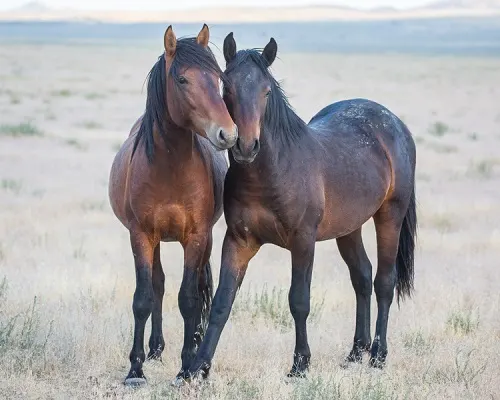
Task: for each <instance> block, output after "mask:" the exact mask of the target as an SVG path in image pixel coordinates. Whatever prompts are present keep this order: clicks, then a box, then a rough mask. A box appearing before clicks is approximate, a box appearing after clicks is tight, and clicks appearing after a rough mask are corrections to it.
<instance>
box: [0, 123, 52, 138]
mask: <svg viewBox="0 0 500 400" xmlns="http://www.w3.org/2000/svg"><path fill="white" fill-rule="evenodd" d="M1 135H4V136H13V137H21V136H42V135H43V132H42V131H41V130H40V129H39V128H38V127H36V126H35V125H33V123H31V122H22V123H20V124H17V125H7V124H3V125H0V136H1Z"/></svg>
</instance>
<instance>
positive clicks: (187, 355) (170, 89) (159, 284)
mask: <svg viewBox="0 0 500 400" xmlns="http://www.w3.org/2000/svg"><path fill="white" fill-rule="evenodd" d="M208 40H209V30H208V27H207V26H206V25H204V27H203V29H202V30H201V31H200V33H199V34H198V36H197V37H196V38H186V39H180V40H177V39H176V37H175V35H174V32H173V31H172V27H171V26H170V27H168V29H167V30H166V32H165V37H164V45H165V52H164V54H162V55H161V56H160V58H159V60H158V61H157V63H156V64H155V65H154V66H153V68H152V69H151V72H150V73H149V80H148V92H147V101H146V110H145V113H144V114H143V116H142V117H141V118H140V119H139V120H138V121H137V122H136V123H135V124H134V126H133V128H132V131H131V132H130V136H129V138H128V139H127V140H126V141H125V143H124V144H123V146H122V148H121V149H120V151H119V152H118V154H117V155H116V157H115V160H114V162H113V166H112V168H111V176H110V183H109V197H110V201H111V206H112V208H113V211H114V213H115V214H116V216H117V217H118V219H119V220H120V221H121V223H122V224H123V225H125V227H126V228H127V229H128V230H129V232H130V243H131V246H132V252H133V255H134V260H135V272H136V290H135V293H134V301H133V306H132V308H133V313H134V320H135V329H134V343H133V347H132V351H131V352H130V362H131V368H130V372H129V373H128V375H127V378H126V380H125V383H126V384H131V385H138V384H142V383H145V382H146V380H145V377H144V373H143V370H142V366H143V363H144V360H145V353H144V326H145V324H146V320H147V319H148V318H149V316H150V315H151V313H152V329H151V337H150V339H149V354H148V358H160V356H161V353H162V351H163V348H164V345H165V342H164V339H163V333H162V300H163V294H164V291H165V289H164V282H165V275H164V273H163V268H162V265H161V261H160V242H161V241H176V242H180V243H181V245H182V246H183V248H184V275H183V279H182V284H181V288H180V291H179V308H180V311H181V314H182V317H183V318H184V346H183V348H182V355H181V358H182V369H181V372H180V374H182V373H183V371H185V370H187V368H188V366H189V364H190V362H191V361H192V357H193V356H194V354H195V353H196V349H197V346H198V344H199V342H200V340H201V336H202V335H203V330H204V326H205V322H206V321H205V319H206V318H207V316H208V313H209V310H210V304H211V300H212V275H211V269H210V263H209V258H210V253H211V250H212V227H213V226H214V224H215V223H216V222H217V220H218V219H219V218H220V216H221V214H222V193H223V186H224V176H225V174H226V172H227V163H226V160H225V158H224V155H223V154H222V152H220V151H216V149H215V147H216V148H218V149H227V148H229V147H231V146H233V145H234V143H235V141H236V139H237V136H238V133H237V128H236V125H235V124H234V122H233V121H232V119H231V117H230V115H229V113H228V111H227V108H226V106H225V104H224V101H223V100H222V97H221V95H220V86H219V81H220V79H221V77H222V76H223V74H222V71H221V70H220V68H219V66H218V64H217V62H216V60H215V58H214V56H213V54H212V52H211V51H210V49H209V47H208ZM195 132H196V133H195ZM205 138H208V140H207V139H205ZM210 143H211V144H212V145H213V146H212V145H211V144H210ZM214 146H215V147H214Z"/></svg>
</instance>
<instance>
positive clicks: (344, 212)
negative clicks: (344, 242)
mask: <svg viewBox="0 0 500 400" xmlns="http://www.w3.org/2000/svg"><path fill="white" fill-rule="evenodd" d="M386 194H387V190H386V187H384V186H382V185H381V186H380V189H378V190H376V191H374V192H373V193H370V194H369V195H366V194H365V195H360V194H357V195H356V196H352V197H351V196H349V195H348V194H344V196H342V197H337V196H335V198H333V199H331V200H330V201H327V202H326V204H325V210H324V214H323V219H322V220H321V222H320V224H319V226H318V234H317V240H318V241H320V240H328V239H336V238H338V237H342V236H345V235H347V234H349V233H351V232H354V231H355V230H356V229H358V228H360V227H361V226H362V225H363V224H364V223H365V222H366V221H368V220H369V219H370V218H371V217H372V216H373V215H374V214H375V213H376V212H377V210H378V209H379V208H380V206H381V205H382V203H383V202H384V200H385V196H386Z"/></svg>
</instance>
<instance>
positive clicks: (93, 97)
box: [85, 92, 106, 100]
mask: <svg viewBox="0 0 500 400" xmlns="http://www.w3.org/2000/svg"><path fill="white" fill-rule="evenodd" d="M85 98H86V99H87V100H98V99H105V98H106V95H105V94H103V93H98V92H90V93H87V94H85Z"/></svg>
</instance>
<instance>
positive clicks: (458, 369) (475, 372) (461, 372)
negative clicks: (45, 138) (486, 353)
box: [435, 349, 487, 389]
mask: <svg viewBox="0 0 500 400" xmlns="http://www.w3.org/2000/svg"><path fill="white" fill-rule="evenodd" d="M475 352H476V350H475V349H472V350H468V351H465V350H459V351H457V354H456V356H455V363H454V365H453V367H448V368H442V369H439V368H438V369H437V370H436V372H435V379H436V380H437V381H438V382H442V383H445V384H450V383H459V384H463V385H464V386H465V388H466V389H470V388H471V386H472V385H474V384H475V383H476V381H477V379H478V377H479V376H480V375H481V374H482V373H483V372H484V371H485V370H486V367H487V364H486V363H484V362H482V363H480V365H475V363H474V360H473V358H472V354H473V353H475Z"/></svg>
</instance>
